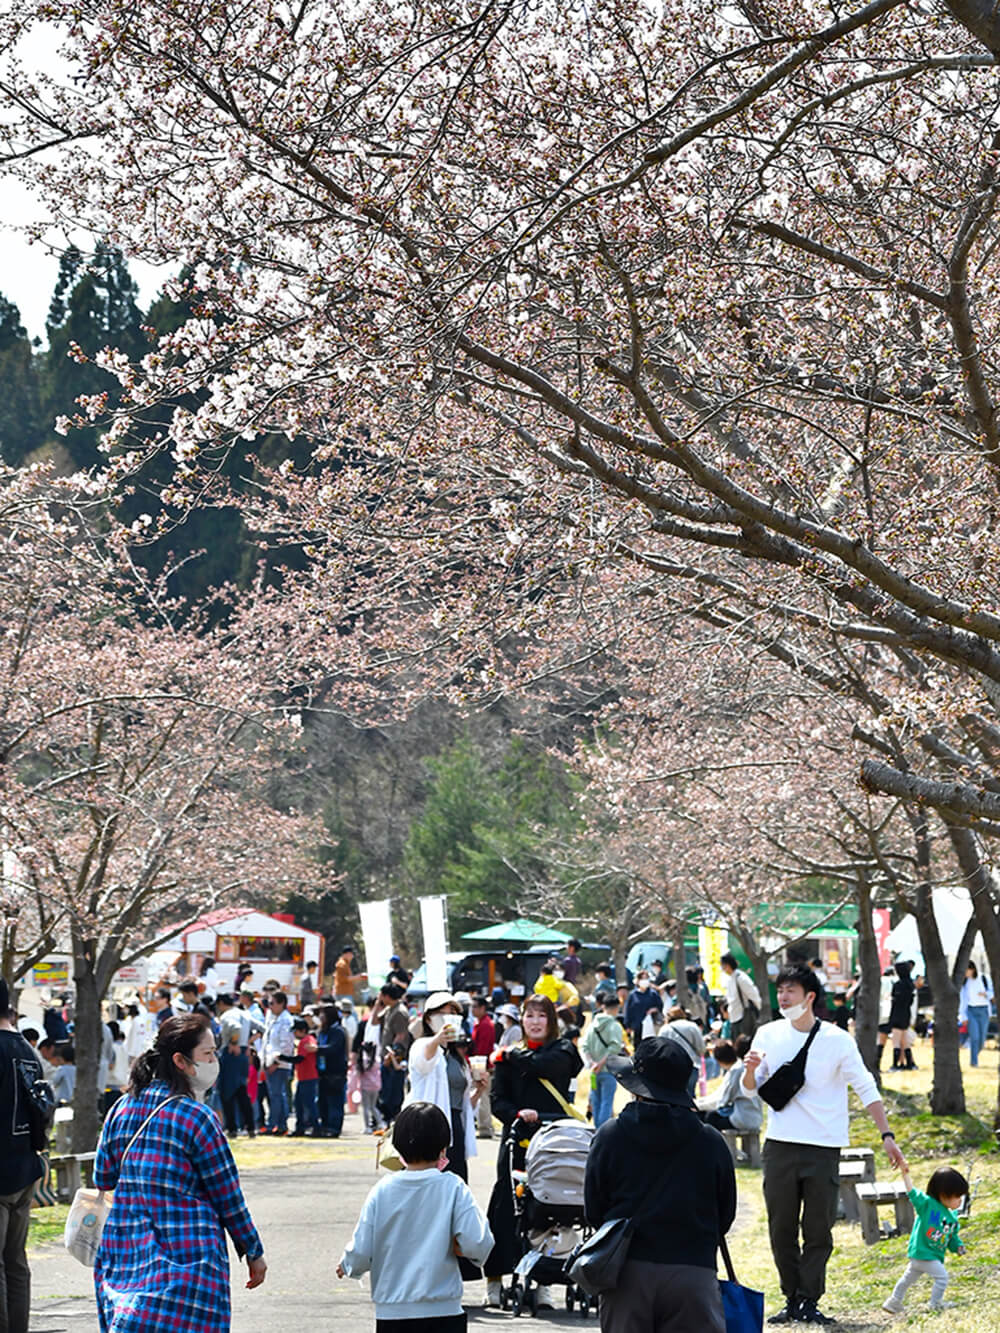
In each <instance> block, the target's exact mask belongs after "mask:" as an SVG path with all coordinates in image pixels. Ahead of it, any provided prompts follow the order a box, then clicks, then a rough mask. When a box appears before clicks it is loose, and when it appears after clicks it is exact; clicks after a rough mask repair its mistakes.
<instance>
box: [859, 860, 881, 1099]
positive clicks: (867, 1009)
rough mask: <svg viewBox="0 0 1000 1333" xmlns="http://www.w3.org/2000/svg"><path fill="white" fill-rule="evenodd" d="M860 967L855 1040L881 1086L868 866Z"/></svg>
mask: <svg viewBox="0 0 1000 1333" xmlns="http://www.w3.org/2000/svg"><path fill="white" fill-rule="evenodd" d="M858 968H859V970H860V973H861V980H860V983H859V985H858V988H857V990H856V991H855V992H854V1040H855V1041H856V1042H857V1045H858V1050H859V1051H860V1052H861V1058H862V1060H864V1062H865V1065H866V1066H867V1068H868V1069H869V1070H870V1071H871V1073H872V1074H873V1075H874V1076H875V1082H876V1083H877V1084H878V1085H879V1087H881V1086H882V1078H881V1074H880V1071H879V1067H878V1063H877V1048H878V1008H879V995H880V993H881V980H882V967H881V965H880V963H879V957H878V940H877V939H876V938H875V924H874V922H873V921H872V890H871V881H870V879H869V876H868V872H867V871H866V870H859V871H858Z"/></svg>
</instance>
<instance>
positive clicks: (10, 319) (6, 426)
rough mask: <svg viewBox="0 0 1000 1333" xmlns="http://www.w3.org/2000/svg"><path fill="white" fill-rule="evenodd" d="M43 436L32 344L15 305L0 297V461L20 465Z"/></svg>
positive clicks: (40, 441)
mask: <svg viewBox="0 0 1000 1333" xmlns="http://www.w3.org/2000/svg"><path fill="white" fill-rule="evenodd" d="M44 434H45V431H44V428H43V425H42V404H41V396H40V392H39V384H38V367H37V365H36V364H35V357H34V355H33V353H32V350H31V342H30V341H29V339H28V335H27V333H26V332H25V329H24V325H23V324H22V323H21V312H20V311H19V310H18V308H17V306H16V305H14V304H13V302H11V301H8V300H7V299H6V298H5V297H3V296H0V460H2V461H3V462H4V463H8V464H9V465H10V466H12V467H17V466H19V465H20V464H21V463H23V462H24V461H25V459H26V458H27V457H28V455H29V454H31V453H32V452H33V451H34V450H35V449H37V448H38V446H39V445H40V444H41V443H42V440H43V438H44Z"/></svg>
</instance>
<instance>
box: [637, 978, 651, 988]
mask: <svg viewBox="0 0 1000 1333" xmlns="http://www.w3.org/2000/svg"><path fill="white" fill-rule="evenodd" d="M639 989H640V990H649V978H648V977H641V978H640V979H639Z"/></svg>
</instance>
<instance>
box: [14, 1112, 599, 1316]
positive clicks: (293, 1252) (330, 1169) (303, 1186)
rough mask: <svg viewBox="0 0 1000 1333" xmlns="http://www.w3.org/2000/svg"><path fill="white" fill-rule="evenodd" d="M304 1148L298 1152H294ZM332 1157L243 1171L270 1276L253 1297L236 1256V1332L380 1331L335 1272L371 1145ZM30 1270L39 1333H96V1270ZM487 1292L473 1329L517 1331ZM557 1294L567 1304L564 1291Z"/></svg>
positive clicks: (345, 1147)
mask: <svg viewBox="0 0 1000 1333" xmlns="http://www.w3.org/2000/svg"><path fill="white" fill-rule="evenodd" d="M295 1146H296V1145H291V1144H289V1149H292V1148H293V1147H295ZM301 1146H302V1148H303V1150H304V1151H305V1152H308V1153H309V1154H310V1157H315V1156H316V1155H317V1154H318V1153H321V1152H322V1151H323V1150H322V1149H321V1148H320V1145H317V1144H313V1143H312V1142H311V1141H307V1142H305V1143H303V1144H302V1145H301ZM325 1146H326V1145H324V1147H325ZM479 1147H480V1156H479V1157H477V1158H475V1159H474V1160H473V1162H472V1163H471V1168H472V1169H471V1172H470V1183H471V1185H472V1188H473V1190H474V1192H475V1195H476V1198H477V1199H478V1200H479V1201H480V1203H481V1204H482V1205H483V1207H485V1205H486V1203H487V1201H488V1199H489V1194H490V1189H491V1187H492V1183H493V1176H494V1171H495V1169H496V1167H495V1161H496V1142H495V1141H494V1142H490V1141H485V1142H481V1143H480V1145H479ZM329 1150H330V1155H329V1158H328V1159H327V1158H322V1159H321V1160H318V1161H310V1162H309V1164H307V1165H292V1166H281V1167H259V1168H252V1169H244V1170H243V1176H242V1179H243V1188H244V1191H245V1193H246V1197H247V1201H248V1203H249V1205H250V1210H251V1213H252V1214H253V1218H254V1221H255V1222H256V1224H257V1226H258V1228H259V1230H260V1232H261V1234H262V1236H263V1238H264V1246H265V1250H266V1254H267V1261H268V1273H267V1280H266V1281H265V1283H264V1285H263V1286H262V1287H259V1288H258V1289H257V1290H256V1291H247V1290H246V1289H245V1288H244V1286H243V1283H244V1282H245V1280H246V1277H245V1275H246V1268H245V1266H242V1265H239V1266H238V1265H237V1264H236V1262H235V1258H234V1257H233V1256H232V1255H231V1258H233V1263H232V1269H233V1333H287V1330H291V1329H298V1328H307V1327H311V1326H315V1327H317V1328H322V1329H324V1330H344V1333H346V1330H348V1329H350V1330H351V1333H365V1331H366V1330H369V1329H372V1328H374V1324H375V1321H374V1316H373V1312H372V1305H371V1300H370V1296H369V1292H368V1282H367V1279H365V1280H364V1285H362V1284H361V1283H359V1282H355V1281H351V1280H349V1279H348V1280H344V1281H340V1280H338V1278H337V1275H336V1273H335V1271H334V1270H335V1269H336V1265H337V1260H338V1259H339V1258H340V1254H341V1251H342V1249H343V1246H344V1244H345V1243H346V1242H347V1241H348V1240H349V1239H350V1235H351V1232H352V1230H353V1228H354V1223H355V1221H356V1219H357V1216H358V1213H359V1212H360V1210H361V1204H362V1202H363V1201H364V1198H365V1195H366V1194H367V1193H368V1190H369V1189H370V1188H371V1186H372V1185H373V1183H374V1181H375V1178H376V1177H375V1173H374V1169H373V1167H374V1148H373V1145H372V1140H371V1139H370V1138H363V1137H361V1136H359V1135H352V1136H350V1137H346V1138H344V1139H341V1140H339V1141H338V1142H335V1143H330V1144H329ZM241 1155H242V1153H241ZM31 1268H32V1283H33V1300H32V1319H31V1333H96V1330H97V1327H98V1324H97V1316H96V1313H95V1306H94V1298H93V1291H92V1283H91V1274H90V1271H89V1269H85V1268H82V1267H81V1266H80V1265H79V1264H78V1263H76V1261H75V1260H74V1259H72V1258H70V1256H69V1255H68V1254H67V1253H66V1252H65V1250H63V1249H62V1247H61V1246H57V1245H46V1246H44V1247H42V1248H40V1249H37V1250H35V1251H33V1253H32V1255H31ZM485 1291H486V1286H485V1283H482V1282H480V1283H469V1284H468V1285H467V1286H466V1296H467V1300H468V1304H469V1310H470V1318H469V1327H470V1328H472V1329H477V1330H484V1329H486V1328H487V1327H488V1326H490V1327H492V1328H494V1329H498V1328H500V1327H501V1326H506V1325H509V1324H510V1323H511V1321H512V1319H513V1316H512V1315H510V1314H506V1313H503V1312H501V1311H492V1310H490V1311H487V1310H483V1309H482V1308H481V1305H482V1300H483V1297H484V1295H485ZM558 1294H559V1296H560V1298H561V1296H562V1291H561V1290H560V1291H559V1293H558ZM524 1318H525V1319H526V1322H525V1323H524V1325H523V1327H524V1328H525V1330H526V1333H527V1331H528V1330H532V1331H534V1330H538V1331H539V1333H541V1331H542V1330H544V1329H552V1328H560V1327H563V1328H565V1327H576V1328H584V1327H587V1325H588V1324H589V1327H590V1328H591V1329H593V1330H596V1328H597V1320H596V1318H595V1317H594V1315H591V1316H590V1319H589V1320H588V1321H587V1324H585V1323H584V1321H583V1320H582V1319H581V1318H580V1316H579V1315H578V1314H573V1315H570V1314H569V1313H567V1312H566V1311H565V1310H560V1311H558V1312H554V1313H551V1314H550V1313H549V1312H548V1311H544V1312H543V1313H542V1314H541V1315H540V1316H539V1317H538V1318H536V1319H528V1318H527V1316H525V1317H524ZM317 1320H318V1321H319V1322H318V1323H317Z"/></svg>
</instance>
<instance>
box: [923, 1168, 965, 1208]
mask: <svg viewBox="0 0 1000 1333" xmlns="http://www.w3.org/2000/svg"><path fill="white" fill-rule="evenodd" d="M927 1193H928V1194H929V1195H930V1196H931V1198H932V1199H937V1201H938V1203H940V1202H941V1199H942V1196H947V1197H948V1198H949V1199H958V1198H963V1199H964V1198H965V1196H966V1195H967V1194H968V1193H969V1182H968V1181H967V1180H966V1178H965V1177H964V1176H963V1175H962V1173H961V1171H956V1170H955V1168H954V1167H953V1166H941V1167H938V1169H937V1170H936V1171H935V1172H934V1174H933V1175H932V1176H931V1178H930V1180H928V1182H927Z"/></svg>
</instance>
